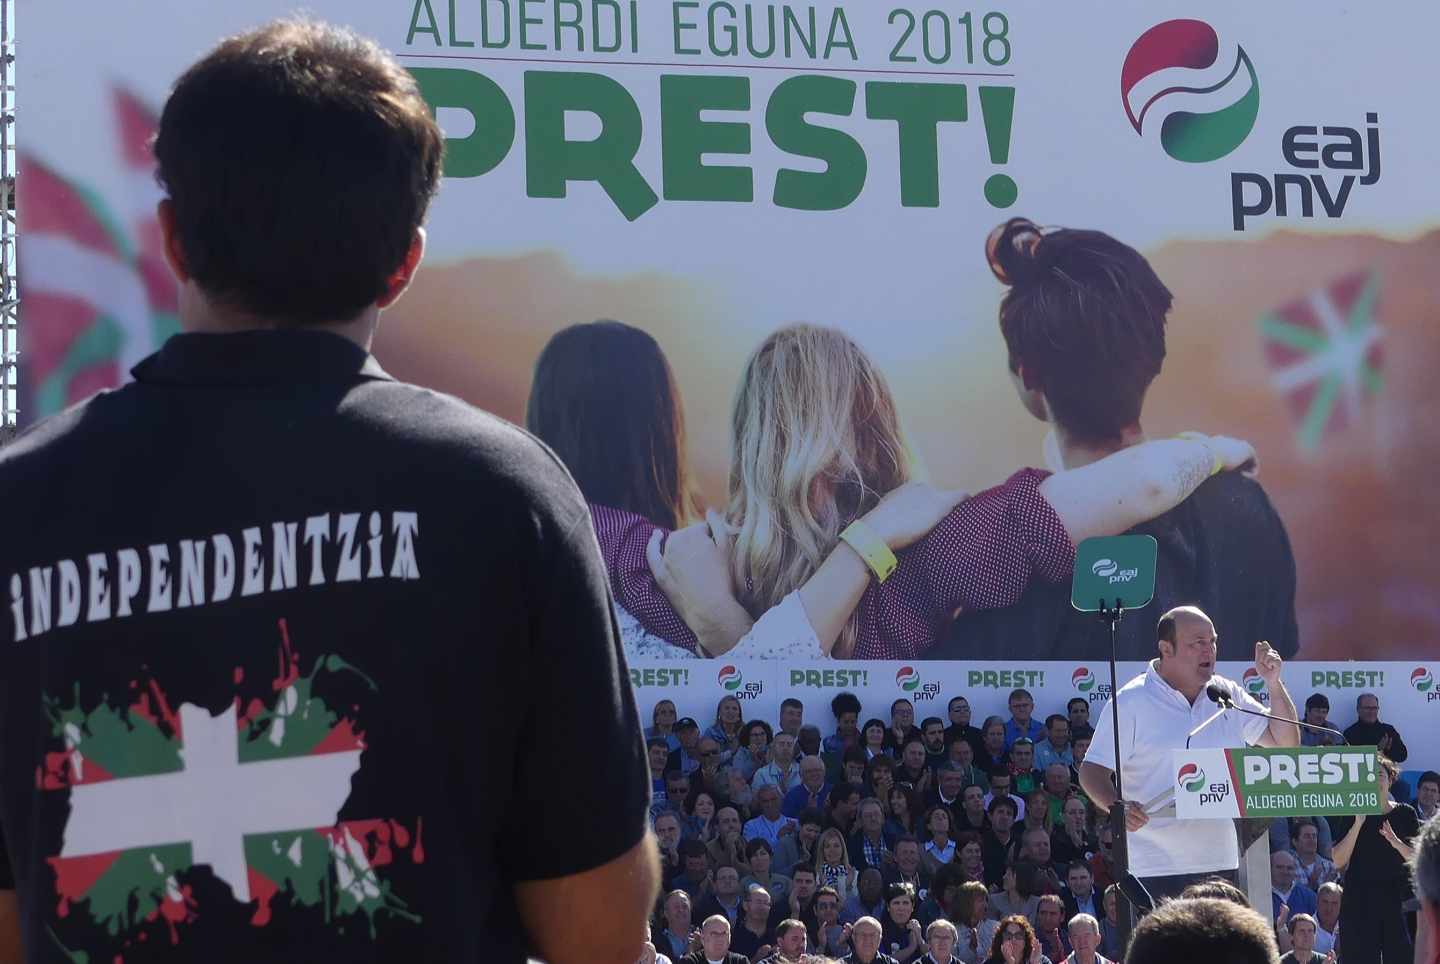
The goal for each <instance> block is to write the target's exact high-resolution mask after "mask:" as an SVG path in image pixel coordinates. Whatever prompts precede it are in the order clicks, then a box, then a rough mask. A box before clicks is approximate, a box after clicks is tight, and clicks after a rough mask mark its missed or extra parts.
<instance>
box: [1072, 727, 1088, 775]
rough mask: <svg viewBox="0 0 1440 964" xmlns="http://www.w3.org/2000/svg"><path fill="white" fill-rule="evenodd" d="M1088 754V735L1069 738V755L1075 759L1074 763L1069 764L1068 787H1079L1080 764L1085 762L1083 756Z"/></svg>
mask: <svg viewBox="0 0 1440 964" xmlns="http://www.w3.org/2000/svg"><path fill="white" fill-rule="evenodd" d="M1089 752H1090V734H1089V733H1084V734H1081V735H1078V736H1071V737H1070V755H1071V756H1073V757H1075V762H1074V763H1072V764H1070V785H1071V786H1073V787H1078V786H1080V764H1082V763H1084V762H1085V754H1087V753H1089Z"/></svg>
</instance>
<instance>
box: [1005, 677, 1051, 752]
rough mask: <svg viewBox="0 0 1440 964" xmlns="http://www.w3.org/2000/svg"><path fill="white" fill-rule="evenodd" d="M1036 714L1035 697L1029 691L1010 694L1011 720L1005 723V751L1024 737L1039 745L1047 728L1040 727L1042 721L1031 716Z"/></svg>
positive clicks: (1016, 691)
mask: <svg viewBox="0 0 1440 964" xmlns="http://www.w3.org/2000/svg"><path fill="white" fill-rule="evenodd" d="M1034 712H1035V697H1033V696H1031V695H1030V691H1029V690H1014V691H1012V692H1011V693H1010V719H1009V720H1007V721H1006V722H1005V749H1007V750H1008V749H1010V747H1011V746H1012V745H1013V744H1014V743H1015V741H1016V740H1018V739H1020V738H1021V737H1022V736H1026V737H1029V738H1030V739H1031V740H1032V741H1033V742H1036V743H1038V742H1039V741H1040V738H1041V737H1042V736H1044V735H1045V728H1044V727H1043V726H1041V725H1040V721H1039V720H1037V719H1034V718H1033V717H1031V715H1030V714H1031V713H1034Z"/></svg>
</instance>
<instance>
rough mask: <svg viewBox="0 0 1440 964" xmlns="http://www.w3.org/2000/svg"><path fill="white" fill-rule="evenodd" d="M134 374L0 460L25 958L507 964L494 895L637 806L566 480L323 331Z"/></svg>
mask: <svg viewBox="0 0 1440 964" xmlns="http://www.w3.org/2000/svg"><path fill="white" fill-rule="evenodd" d="M135 376H136V379H137V381H136V382H135V383H133V384H130V385H127V386H126V387H124V388H121V389H119V390H116V391H113V392H108V393H103V394H101V395H98V396H96V397H95V398H92V399H90V400H89V401H87V402H85V403H83V404H81V405H79V406H76V407H75V408H72V409H70V410H68V411H66V412H64V413H62V414H60V415H57V416H55V417H54V418H51V419H48V420H46V421H44V422H41V423H39V424H37V425H35V426H34V427H33V428H31V429H30V430H29V431H27V432H26V433H25V434H23V435H22V436H20V438H18V439H17V440H16V441H14V442H13V443H12V444H11V445H9V446H8V447H7V448H6V449H5V450H4V451H3V452H0V505H5V506H9V507H16V506H25V507H34V510H33V511H28V512H11V513H8V514H7V519H6V538H5V539H4V541H3V542H0V586H3V587H4V590H3V591H5V592H6V593H7V596H6V598H5V602H6V603H7V605H6V610H5V611H4V612H3V613H0V734H3V741H0V825H3V826H4V828H5V829H6V840H7V843H8V845H9V851H10V852H9V860H10V863H11V865H12V866H13V868H14V871H15V877H16V880H17V882H18V885H19V890H20V897H21V912H22V923H23V927H24V934H25V938H26V944H27V947H28V948H29V954H30V960H31V961H40V960H50V959H60V956H61V955H62V951H61V949H62V948H63V949H64V950H65V951H66V952H68V953H69V954H70V955H75V956H76V959H78V956H79V955H80V954H81V953H82V952H83V953H84V954H85V955H88V957H89V959H90V960H92V961H94V960H105V961H109V960H112V959H117V958H120V957H123V958H124V959H125V960H126V961H133V960H140V959H146V958H147V957H148V955H147V954H146V953H145V952H146V950H147V949H149V948H154V949H156V952H160V951H163V952H164V953H166V954H170V955H178V956H181V957H184V958H186V959H188V960H204V961H246V962H249V961H255V960H276V959H285V960H317V961H318V960H334V961H342V960H343V961H390V960H404V961H411V960H437V959H443V960H467V961H479V960H484V961H487V962H489V961H520V960H523V959H524V958H525V956H526V951H527V948H526V946H525V945H526V940H525V938H524V935H523V934H522V933H521V932H520V929H519V925H518V921H519V917H518V914H517V910H516V906H515V900H514V893H513V885H514V884H515V883H516V882H518V881H524V880H532V879H541V878H553V877H557V876H563V875H567V874H571V873H577V872H580V871H583V870H588V869H591V868H594V867H597V866H599V865H602V864H604V863H607V862H609V861H611V860H613V859H615V858H616V857H618V856H620V855H622V854H624V853H625V852H627V851H628V850H629V849H630V848H632V847H633V846H635V845H636V844H637V843H638V842H639V841H640V840H641V839H642V838H643V834H644V831H645V817H646V809H647V804H648V799H649V788H650V779H649V774H648V767H647V766H646V759H645V748H644V744H643V740H642V739H641V736H640V727H639V722H638V716H637V713H636V709H635V705H634V700H633V697H632V692H631V688H630V686H629V683H628V679H627V676H626V668H625V663H624V657H623V655H622V653H621V650H620V646H619V641H618V632H617V631H616V628H615V624H614V618H613V613H612V610H611V603H610V598H609V591H608V588H607V582H606V577H605V572H604V568H603V564H602V563H601V561H600V558H599V554H598V549H597V547H596V545H595V540H594V535H593V530H592V527H591V523H590V517H589V513H588V510H587V508H586V505H585V502H584V500H583V499H582V498H581V496H580V493H579V491H578V490H577V489H576V487H575V485H574V483H573V481H572V480H571V479H570V477H569V475H568V474H567V473H566V471H565V470H564V468H563V467H562V466H561V465H560V464H559V463H558V461H557V460H556V459H555V458H554V456H553V455H552V454H551V453H550V452H549V450H547V449H546V448H545V447H544V446H542V445H541V444H539V443H538V442H536V441H535V440H534V439H533V438H531V437H530V436H528V435H527V434H525V433H524V432H522V431H520V430H518V429H516V428H514V427H513V426H510V425H508V424H506V423H504V422H502V421H500V420H499V419H496V418H493V417H491V416H489V415H486V414H484V413H482V412H479V411H477V410H475V409H473V408H471V407H470V406H468V405H465V404H464V403H462V402H460V401H458V400H456V399H453V398H450V397H448V396H444V395H441V394H438V393H435V392H431V391H427V390H424V389H421V388H417V387H414V386H409V385H404V384H401V383H398V382H396V381H394V380H393V379H391V378H390V377H389V376H388V375H386V374H385V373H384V372H383V371H382V370H381V369H380V367H379V366H378V365H377V364H376V363H375V361H374V360H373V359H371V358H370V357H369V356H368V355H367V354H366V353H365V352H364V351H363V350H361V349H360V348H358V347H356V346H355V345H354V344H352V343H351V342H349V341H346V340H345V339H342V338H339V337H337V336H335V335H331V334H327V333H323V332H316V331H290V332H278V331H271V332H246V333H242V334H233V335H200V334H186V335H179V336H176V337H174V338H172V339H171V340H170V341H169V342H168V343H167V344H166V345H165V347H164V348H163V349H162V350H161V351H160V352H159V353H157V354H156V355H153V356H151V357H150V358H148V359H147V360H145V361H144V362H142V363H141V364H140V365H139V366H137V368H136V369H135ZM567 744H568V745H580V746H582V747H584V748H585V752H580V753H575V754H571V755H570V757H569V759H568V762H567V764H566V770H565V773H564V778H563V779H560V778H559V777H558V776H557V774H556V771H555V764H554V757H553V753H551V752H550V751H549V750H548V749H537V748H552V747H556V746H565V745H567ZM576 787H580V788H584V789H583V792H578V793H577V792H576V790H575V788H576ZM66 959H69V958H68V957H67V958H66Z"/></svg>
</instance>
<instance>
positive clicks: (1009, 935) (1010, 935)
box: [1002, 931, 1025, 941]
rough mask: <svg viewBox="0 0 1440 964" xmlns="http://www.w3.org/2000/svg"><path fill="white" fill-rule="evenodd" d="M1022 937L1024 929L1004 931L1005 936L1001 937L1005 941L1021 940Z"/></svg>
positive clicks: (1023, 937) (1023, 936)
mask: <svg viewBox="0 0 1440 964" xmlns="http://www.w3.org/2000/svg"><path fill="white" fill-rule="evenodd" d="M1024 939H1025V932H1024V931H1006V932H1005V936H1004V937H1003V938H1002V940H1007V941H1023V940H1024Z"/></svg>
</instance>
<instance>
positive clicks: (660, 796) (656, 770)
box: [645, 736, 670, 814]
mask: <svg viewBox="0 0 1440 964" xmlns="http://www.w3.org/2000/svg"><path fill="white" fill-rule="evenodd" d="M645 753H646V755H647V756H648V757H649V759H650V812H651V813H652V814H655V813H659V812H660V810H662V809H664V808H663V807H657V806H656V804H662V803H665V802H666V797H665V764H666V763H667V762H669V760H670V744H669V742H668V741H667V740H666V739H665V738H664V737H663V736H656V737H651V738H650V739H648V740H646V741H645Z"/></svg>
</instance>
